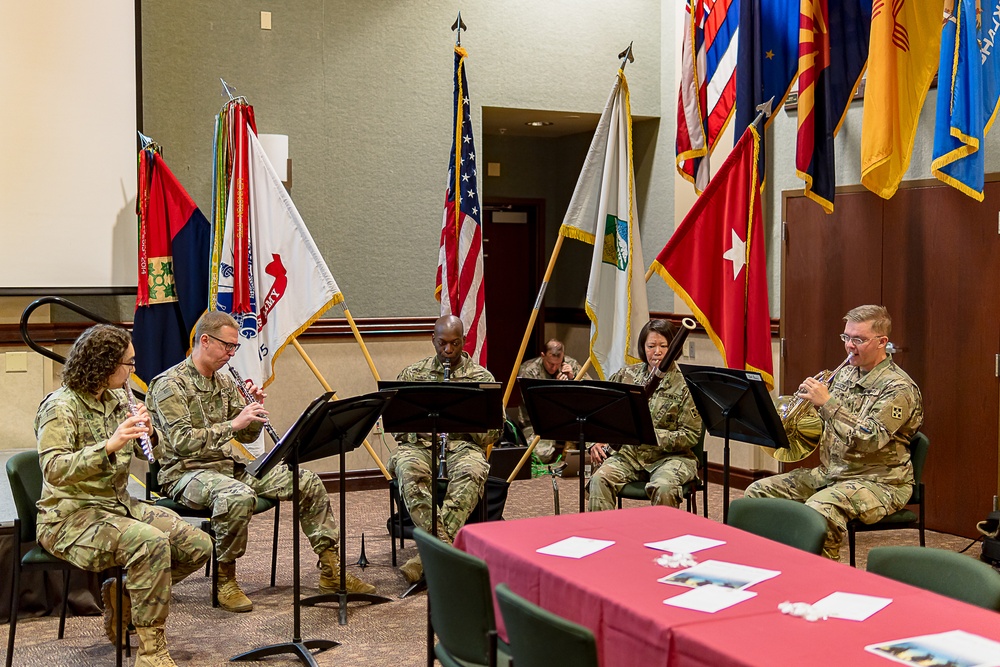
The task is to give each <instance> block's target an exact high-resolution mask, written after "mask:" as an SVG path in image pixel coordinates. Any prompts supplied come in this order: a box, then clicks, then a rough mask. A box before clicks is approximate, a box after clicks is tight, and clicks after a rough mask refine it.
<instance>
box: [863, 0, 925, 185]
mask: <svg viewBox="0 0 1000 667" xmlns="http://www.w3.org/2000/svg"><path fill="white" fill-rule="evenodd" d="M941 6H942V5H941V2H928V1H927V0H874V2H873V3H872V24H871V37H870V41H869V46H868V76H867V81H866V83H865V108H864V118H863V120H862V124H861V183H862V184H863V185H864V186H865V187H866V188H868V189H869V190H871V191H872V192H874V193H875V194H877V195H878V196H880V197H882V198H883V199H889V198H890V197H892V196H893V195H894V194H896V190H897V189H898V188H899V184H900V182H901V181H902V180H903V176H904V175H905V174H906V170H907V168H908V167H909V166H910V157H911V156H912V154H913V142H914V140H915V139H916V135H917V121H918V120H919V116H920V109H921V108H922V107H923V106H924V98H925V97H926V96H927V91H928V89H929V88H930V85H931V81H933V79H934V73H935V72H936V71H937V66H938V55H939V53H940V47H941V27H942V26H941Z"/></svg>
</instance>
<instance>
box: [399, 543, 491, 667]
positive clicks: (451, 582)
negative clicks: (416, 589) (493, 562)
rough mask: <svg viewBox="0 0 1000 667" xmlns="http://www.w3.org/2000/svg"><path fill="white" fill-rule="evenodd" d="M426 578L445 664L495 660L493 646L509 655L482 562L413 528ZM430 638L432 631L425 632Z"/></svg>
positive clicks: (466, 665)
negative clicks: (428, 633)
mask: <svg viewBox="0 0 1000 667" xmlns="http://www.w3.org/2000/svg"><path fill="white" fill-rule="evenodd" d="M413 539H414V540H415V541H416V543H417V550H418V551H419V552H420V560H421V561H422V562H423V565H424V576H425V577H426V578H427V595H428V604H429V605H430V617H431V626H432V627H433V630H434V633H435V634H437V638H438V643H437V645H436V646H435V647H434V654H435V655H436V656H437V659H438V660H440V661H441V664H442V665H444V666H445V667H470V666H471V665H480V666H482V665H487V666H488V667H494V666H495V665H496V664H497V651H498V650H500V651H503V652H504V653H507V654H508V655H509V650H508V647H507V646H506V645H503V644H502V643H501V642H500V641H499V639H498V638H497V628H496V617H495V616H494V615H493V589H492V586H491V585H490V571H489V568H488V567H487V566H486V563H485V562H484V561H482V560H480V559H479V558H476V557H475V556H471V555H469V554H467V553H465V552H464V551H460V550H459V549H456V548H455V547H453V546H451V545H450V544H445V543H444V542H442V541H441V540H439V539H437V538H434V537H432V536H431V535H430V534H429V533H427V532H426V531H424V530H421V529H420V528H416V529H414V531H413ZM428 642H430V635H428Z"/></svg>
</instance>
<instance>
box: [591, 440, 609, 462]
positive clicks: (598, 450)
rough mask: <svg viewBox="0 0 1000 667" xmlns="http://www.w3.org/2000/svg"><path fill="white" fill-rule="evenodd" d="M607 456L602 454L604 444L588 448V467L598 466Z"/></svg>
mask: <svg viewBox="0 0 1000 667" xmlns="http://www.w3.org/2000/svg"><path fill="white" fill-rule="evenodd" d="M606 458H608V455H607V454H605V453H604V443H603V442H598V443H594V444H593V445H591V446H590V465H592V466H598V465H600V464H602V463H604V459H606Z"/></svg>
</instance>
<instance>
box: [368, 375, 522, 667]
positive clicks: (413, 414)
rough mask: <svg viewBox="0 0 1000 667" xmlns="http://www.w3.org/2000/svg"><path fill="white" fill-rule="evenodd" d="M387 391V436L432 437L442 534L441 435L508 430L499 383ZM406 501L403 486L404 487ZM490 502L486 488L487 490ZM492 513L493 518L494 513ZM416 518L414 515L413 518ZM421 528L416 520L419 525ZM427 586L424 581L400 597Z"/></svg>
mask: <svg viewBox="0 0 1000 667" xmlns="http://www.w3.org/2000/svg"><path fill="white" fill-rule="evenodd" d="M378 388H379V390H381V391H386V390H393V391H395V392H396V395H395V397H394V398H393V400H392V402H391V403H390V404H389V407H388V408H387V409H386V411H385V414H384V415H383V416H382V423H383V424H384V426H385V430H386V431H390V432H393V433H428V432H429V433H430V434H431V469H430V477H431V529H430V530H429V531H427V532H429V533H431V534H432V535H434V536H435V537H438V534H437V496H438V489H437V487H438V481H439V480H438V452H437V450H438V446H439V445H438V435H439V434H440V433H450V432H453V433H485V432H486V431H489V430H491V429H499V428H503V396H502V394H501V391H500V383H499V382H403V381H385V380H380V381H379V383H378ZM399 489H400V494H399V495H400V500H401V501H402V497H403V493H402V491H403V487H402V486H400V487H399ZM483 490H484V493H483V497H484V498H485V496H486V494H485V487H484V488H483ZM488 509H489V508H487V514H488ZM410 516H411V517H412V516H413V515H412V513H411V515H410ZM414 524H416V521H414ZM426 587H427V582H426V580H425V579H424V578H422V577H421V579H420V581H418V582H417V583H415V584H413V585H412V586H410V587H409V588H408V589H407V590H406V591H405V592H404V593H403V594H402V595H401V596H400V597H401V598H405V597H407V596H409V595H412V594H413V593H415V592H417V591H420V590H423V589H424V588H426ZM427 653H428V658H427V659H428V664H431V663H432V662H433V660H434V629H433V628H432V627H431V612H430V599H428V601H427Z"/></svg>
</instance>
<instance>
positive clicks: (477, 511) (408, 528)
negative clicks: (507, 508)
mask: <svg viewBox="0 0 1000 667" xmlns="http://www.w3.org/2000/svg"><path fill="white" fill-rule="evenodd" d="M509 489H510V484H508V483H507V480H506V479H502V478H500V477H487V478H486V486H485V488H484V489H483V492H484V493H485V494H486V501H487V502H486V503H483V499H482V498H480V499H479V502H478V503H477V504H476V506H475V507H474V508H473V509H472V513H471V514H470V515H469V519H468V521H466V523H480V522H483V521H499V520H501V519H503V508H504V505H505V504H506V503H507V491H508V490H509ZM447 491H448V482H446V481H439V482H438V495H437V500H438V507H441V503H443V502H444V496H445V493H446V492H447ZM413 527H414V526H413V519H412V518H411V517H410V513H409V512H408V511H407V510H406V504H405V503H403V502H402V499H401V498H400V497H399V480H397V479H396V478H392V479H390V480H389V519H388V521H386V530H388V531H389V543H390V545H391V546H392V565H393V567H395V566H396V550H397V549H396V540H397V539H398V540H399V549H405V548H406V538H407V537H408V538H410V539H411V540H412V539H413Z"/></svg>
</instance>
